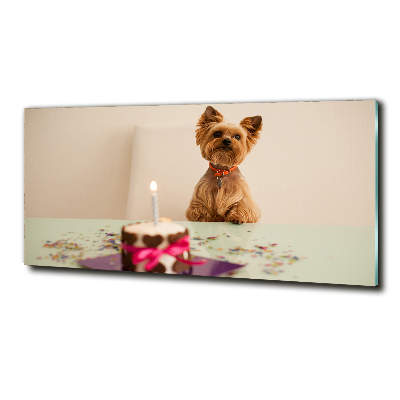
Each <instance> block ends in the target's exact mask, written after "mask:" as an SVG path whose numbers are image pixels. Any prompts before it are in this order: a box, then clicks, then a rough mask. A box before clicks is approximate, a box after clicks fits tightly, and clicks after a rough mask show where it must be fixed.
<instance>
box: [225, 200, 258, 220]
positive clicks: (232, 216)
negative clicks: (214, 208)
mask: <svg viewBox="0 0 400 400" xmlns="http://www.w3.org/2000/svg"><path fill="white" fill-rule="evenodd" d="M260 218H261V211H260V209H259V207H258V206H257V204H255V203H254V202H253V201H252V200H251V199H248V198H246V197H245V198H243V199H242V200H241V201H239V202H238V203H235V204H234V205H233V206H232V207H231V208H230V209H229V211H228V212H227V213H226V215H225V221H226V222H232V224H239V225H240V224H244V223H255V222H258V221H259V220H260Z"/></svg>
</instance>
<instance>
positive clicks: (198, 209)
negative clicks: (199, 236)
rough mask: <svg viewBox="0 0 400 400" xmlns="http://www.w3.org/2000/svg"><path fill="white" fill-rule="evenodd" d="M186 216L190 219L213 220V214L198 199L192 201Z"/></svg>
mask: <svg viewBox="0 0 400 400" xmlns="http://www.w3.org/2000/svg"><path fill="white" fill-rule="evenodd" d="M186 218H187V220H188V221H196V222H212V221H213V220H214V218H213V216H212V215H211V214H210V213H209V211H208V210H207V208H206V207H204V205H203V204H201V203H200V202H198V201H193V200H192V201H191V202H190V206H189V208H188V209H187V210H186Z"/></svg>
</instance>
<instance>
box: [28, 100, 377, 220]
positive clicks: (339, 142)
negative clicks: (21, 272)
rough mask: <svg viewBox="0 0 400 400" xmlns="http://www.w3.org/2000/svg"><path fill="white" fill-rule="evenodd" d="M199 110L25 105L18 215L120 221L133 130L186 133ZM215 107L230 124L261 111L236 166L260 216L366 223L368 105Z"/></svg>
mask: <svg viewBox="0 0 400 400" xmlns="http://www.w3.org/2000/svg"><path fill="white" fill-rule="evenodd" d="M205 106H206V105H179V106H127V107H84V108H49V109H26V110H25V216H26V217H59V218H112V219H125V218H126V210H127V202H128V192H129V182H130V175H131V158H132V146H133V131H134V128H135V126H138V125H142V124H148V123H162V122H166V123H182V122H185V123H190V121H193V129H194V125H195V123H196V121H197V119H198V117H199V116H200V114H201V113H202V112H203V111H204V109H205ZM214 107H215V108H217V109H218V110H219V111H220V112H221V113H222V114H223V115H224V117H225V118H226V119H227V120H228V121H231V122H239V121H240V120H241V119H242V118H244V117H246V116H253V115H257V114H258V115H261V116H262V117H263V122H264V128H263V131H262V133H261V139H260V141H259V143H258V144H257V146H256V147H255V148H254V150H253V152H252V153H251V154H250V156H249V157H248V159H247V160H246V161H245V162H244V163H243V165H242V166H241V170H242V172H243V174H244V175H245V176H246V179H247V180H248V182H249V184H250V187H251V190H252V193H253V196H254V197H255V199H256V200H257V201H258V202H262V203H263V209H262V211H263V220H264V222H269V223H284V224H290V223H292V224H322V225H367V226H368V225H370V226H372V225H374V221H375V214H374V213H375V209H374V199H375V180H374V179H375V178H374V176H375V175H374V171H375V125H374V122H375V102H374V101H372V100H370V101H346V102H344V101H343V102H340V101H335V102H290V103H253V104H251V103H249V104H219V105H214ZM154 145H155V146H156V144H154ZM173 145H174V143H173V142H172V143H171V146H173ZM193 146H195V142H194V133H193ZM135 150H136V151H138V150H139V149H135ZM165 154H166V155H167V154H168V149H166V150H165ZM258 160H261V161H262V167H261V170H260V168H258V171H257V173H255V172H254V168H255V166H256V165H259V164H260V162H259V161H258ZM196 162H197V163H200V162H201V163H202V162H204V161H203V160H201V159H198V160H196ZM256 163H258V164H256ZM204 168H206V165H205V166H204Z"/></svg>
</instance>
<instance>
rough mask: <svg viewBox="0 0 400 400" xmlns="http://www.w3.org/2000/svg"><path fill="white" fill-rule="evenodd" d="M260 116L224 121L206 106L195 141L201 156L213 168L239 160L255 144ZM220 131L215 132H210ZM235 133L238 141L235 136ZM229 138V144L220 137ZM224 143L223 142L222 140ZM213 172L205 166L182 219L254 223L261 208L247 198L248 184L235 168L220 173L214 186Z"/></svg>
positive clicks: (225, 166) (220, 167) (212, 109)
mask: <svg viewBox="0 0 400 400" xmlns="http://www.w3.org/2000/svg"><path fill="white" fill-rule="evenodd" d="M261 128H262V118H261V117H260V116H259V115H257V116H255V117H248V118H245V119H243V120H242V121H241V122H240V124H238V125H236V124H231V123H227V122H225V121H224V118H223V116H222V115H221V114H220V113H219V112H218V111H217V110H216V109H214V108H213V107H211V106H208V107H207V108H206V110H205V111H204V113H203V114H202V116H201V117H200V119H199V121H198V123H197V129H196V144H197V145H198V146H200V151H201V155H202V157H203V158H204V159H206V160H207V161H209V162H210V163H211V164H212V166H213V167H215V168H218V169H225V170H228V169H230V168H232V167H233V166H235V165H239V164H240V163H242V162H243V160H244V159H245V158H246V156H247V155H248V154H249V153H250V151H251V149H252V148H253V147H254V145H255V144H256V143H257V140H258V138H259V136H260V131H261ZM216 132H220V134H219V133H217V134H216V136H220V137H215V136H214V133H216ZM236 135H239V136H240V138H239V140H238V139H237V138H236V137H235V136H236ZM224 139H230V140H231V143H230V144H229V145H226V144H225V145H224V143H223V140H224ZM225 143H227V141H225ZM214 173H215V171H213V170H212V169H211V168H208V170H207V172H206V173H205V174H204V175H203V177H202V178H201V179H200V181H199V182H198V183H197V185H196V187H195V188H194V192H193V196H192V199H191V201H190V205H189V208H188V209H187V210H186V218H187V219H188V220H189V221H202V222H214V221H215V222H216V221H220V222H222V221H226V222H232V223H234V224H242V223H246V222H258V221H259V220H260V218H261V211H260V209H259V207H258V206H257V204H256V203H255V202H254V200H253V199H252V198H251V194H250V189H249V186H248V184H247V182H246V180H245V178H244V177H243V175H242V174H241V173H240V171H239V168H236V169H234V170H233V171H232V172H230V173H229V174H227V175H225V176H221V179H222V181H221V182H222V187H221V188H219V187H218V185H217V179H216V177H215V176H214Z"/></svg>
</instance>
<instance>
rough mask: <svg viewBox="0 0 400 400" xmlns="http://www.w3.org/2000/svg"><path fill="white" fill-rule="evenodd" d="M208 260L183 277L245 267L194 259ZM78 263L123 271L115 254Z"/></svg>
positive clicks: (105, 269) (104, 269)
mask: <svg viewBox="0 0 400 400" xmlns="http://www.w3.org/2000/svg"><path fill="white" fill-rule="evenodd" d="M200 260H207V262H206V263H205V264H203V265H193V266H192V268H191V269H190V270H188V271H186V272H182V274H183V275H198V276H217V275H221V274H225V273H227V272H230V271H233V270H235V269H237V268H241V267H243V265H240V264H234V263H230V262H226V261H219V260H212V259H211V258H206V257H194V258H193V261H200ZM78 263H79V264H80V265H81V266H82V267H84V268H90V269H100V270H103V271H122V265H121V254H119V253H118V254H113V255H111V256H105V257H97V258H88V259H86V260H79V261H78Z"/></svg>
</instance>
